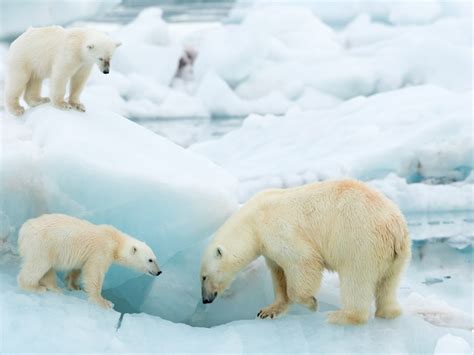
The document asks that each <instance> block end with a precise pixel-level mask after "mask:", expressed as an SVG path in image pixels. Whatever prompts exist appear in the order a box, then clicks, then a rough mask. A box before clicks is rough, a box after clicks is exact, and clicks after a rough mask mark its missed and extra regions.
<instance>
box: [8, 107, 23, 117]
mask: <svg viewBox="0 0 474 355" xmlns="http://www.w3.org/2000/svg"><path fill="white" fill-rule="evenodd" d="M9 111H10V112H11V114H12V115H14V116H21V115H23V114H24V113H25V109H24V108H23V107H21V106H18V107H14V108H10V110H9Z"/></svg>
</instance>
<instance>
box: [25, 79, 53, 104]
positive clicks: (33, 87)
mask: <svg viewBox="0 0 474 355" xmlns="http://www.w3.org/2000/svg"><path fill="white" fill-rule="evenodd" d="M42 83H43V81H42V80H41V79H38V78H35V77H33V76H32V77H31V78H30V80H29V81H28V83H27V84H26V90H25V96H24V98H25V101H26V103H27V104H28V105H29V106H30V107H35V106H38V105H41V104H44V103H47V102H49V98H47V97H41V85H42Z"/></svg>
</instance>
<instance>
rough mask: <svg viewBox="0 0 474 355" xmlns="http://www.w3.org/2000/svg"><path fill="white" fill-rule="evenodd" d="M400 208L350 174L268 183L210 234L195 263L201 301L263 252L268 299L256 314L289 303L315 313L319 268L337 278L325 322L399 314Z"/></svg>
mask: <svg viewBox="0 0 474 355" xmlns="http://www.w3.org/2000/svg"><path fill="white" fill-rule="evenodd" d="M410 244H411V242H410V238H409V236H408V230H407V226H406V223H405V219H404V218H403V216H402V214H401V212H400V210H399V209H398V208H397V206H396V205H395V204H394V203H393V202H392V201H390V200H389V199H388V198H386V197H385V196H384V195H383V194H381V193H379V192H377V191H375V190H373V189H371V188H370V187H368V186H367V185H365V184H363V183H361V182H358V181H354V180H340V181H326V182H320V183H314V184H309V185H306V186H301V187H296V188H291V189H285V190H280V189H273V190H268V191H264V192H261V193H259V194H257V195H256V196H254V197H253V198H252V199H250V200H249V201H248V202H247V203H246V204H245V205H244V206H243V207H242V208H241V209H240V210H239V211H237V212H236V213H235V214H234V215H233V216H231V217H230V218H229V219H228V220H227V221H226V222H225V223H224V225H222V226H221V227H220V228H219V230H218V231H217V232H216V235H215V237H214V239H213V240H212V242H211V243H210V245H209V246H208V248H207V250H206V252H205V254H204V256H203V259H202V265H201V284H202V301H203V303H211V302H212V301H213V300H214V299H215V298H216V296H217V295H219V294H221V293H222V292H223V291H224V290H225V289H226V288H227V287H228V286H229V284H230V283H231V282H232V280H233V279H234V277H235V275H236V274H237V273H238V272H239V271H240V270H242V269H243V268H244V267H245V266H246V265H248V264H249V263H250V262H251V261H253V260H254V259H256V258H257V257H258V256H260V255H263V256H264V257H265V259H266V262H267V265H268V267H269V268H270V270H271V274H272V280H273V286H274V291H275V301H274V302H273V304H271V305H270V306H268V307H266V308H263V309H262V310H260V312H259V313H258V315H257V316H258V317H260V318H267V317H269V318H274V317H277V316H278V315H280V314H282V313H284V312H285V311H286V310H287V309H288V306H289V305H290V304H291V303H299V304H302V305H304V306H306V307H308V308H309V309H311V310H313V311H315V310H316V309H317V301H316V298H315V297H314V295H315V294H316V293H317V292H318V290H319V287H320V284H321V278H322V275H323V270H324V269H327V270H330V271H335V272H337V273H338V274H339V279H340V283H341V301H342V309H341V310H339V311H336V312H332V313H331V314H330V315H329V321H330V322H331V323H337V324H360V323H365V322H366V321H367V320H368V319H369V317H370V308H371V305H372V302H373V301H374V299H375V305H376V312H375V316H376V317H382V318H394V317H397V316H398V315H400V314H401V308H400V306H399V304H398V301H397V288H398V284H399V281H400V276H401V274H402V272H403V270H404V269H405V267H406V266H407V264H408V262H409V260H410V257H411V249H410Z"/></svg>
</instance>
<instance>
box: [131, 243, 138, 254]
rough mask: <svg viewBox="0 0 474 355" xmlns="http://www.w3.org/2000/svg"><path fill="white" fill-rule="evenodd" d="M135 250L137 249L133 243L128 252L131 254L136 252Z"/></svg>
mask: <svg viewBox="0 0 474 355" xmlns="http://www.w3.org/2000/svg"><path fill="white" fill-rule="evenodd" d="M137 250H138V249H137V247H136V246H135V245H134V246H133V247H132V249H130V252H131V254H132V255H134V254H136V253H137Z"/></svg>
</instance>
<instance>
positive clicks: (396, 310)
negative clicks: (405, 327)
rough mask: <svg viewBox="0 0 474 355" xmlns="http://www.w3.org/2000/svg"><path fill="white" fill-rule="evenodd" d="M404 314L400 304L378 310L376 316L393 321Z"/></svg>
mask: <svg viewBox="0 0 474 355" xmlns="http://www.w3.org/2000/svg"><path fill="white" fill-rule="evenodd" d="M401 314H402V309H401V308H400V306H399V305H398V304H394V305H390V306H384V307H380V308H377V311H376V312H375V316H376V317H378V318H386V319H392V318H397V317H398V316H399V315H401Z"/></svg>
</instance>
